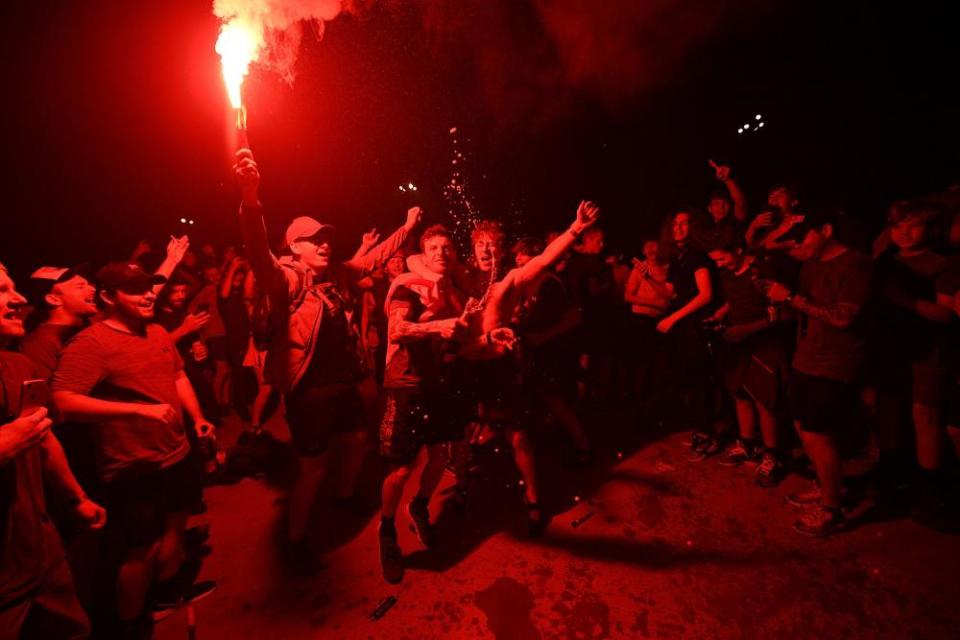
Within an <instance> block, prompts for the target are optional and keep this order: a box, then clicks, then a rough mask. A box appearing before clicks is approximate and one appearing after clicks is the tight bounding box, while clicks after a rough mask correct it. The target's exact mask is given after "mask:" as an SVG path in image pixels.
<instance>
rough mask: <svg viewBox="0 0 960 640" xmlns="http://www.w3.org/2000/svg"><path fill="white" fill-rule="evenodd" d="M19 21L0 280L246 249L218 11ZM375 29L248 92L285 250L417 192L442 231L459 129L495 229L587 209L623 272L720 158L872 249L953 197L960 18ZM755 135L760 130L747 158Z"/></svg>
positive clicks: (8, 48) (598, 19)
mask: <svg viewBox="0 0 960 640" xmlns="http://www.w3.org/2000/svg"><path fill="white" fill-rule="evenodd" d="M18 4H21V6H18V7H8V8H6V9H3V11H4V12H5V13H7V14H8V15H7V16H6V17H5V19H4V24H5V25H7V30H6V31H7V34H6V35H5V37H4V39H3V41H4V42H3V51H2V58H3V65H4V68H3V75H2V82H3V86H4V97H3V101H2V102H3V113H2V114H0V115H2V121H3V123H4V124H3V128H4V135H3V141H4V154H3V155H4V163H3V172H2V175H3V185H2V186H3V194H4V197H3V201H2V208H3V213H2V216H3V226H2V231H0V260H3V261H4V262H7V263H8V264H9V265H10V266H11V267H12V270H13V272H14V275H15V276H16V277H19V278H21V279H22V278H23V277H25V275H26V273H27V269H31V268H34V267H36V266H39V265H40V264H51V263H52V264H69V263H73V262H76V261H80V260H85V259H91V258H93V259H94V260H95V261H101V262H102V261H105V260H107V259H111V258H118V257H122V256H125V255H127V254H129V252H130V250H131V249H132V248H133V246H134V244H135V243H136V241H137V240H138V239H140V238H141V237H143V238H147V239H151V240H153V241H155V242H157V244H158V245H162V243H163V241H164V239H165V238H167V237H168V236H169V234H170V233H180V232H181V231H183V230H184V227H183V226H182V225H181V224H180V223H179V219H180V218H181V217H182V216H183V217H188V218H193V219H195V220H196V221H197V224H196V225H194V226H193V227H189V229H188V230H189V232H190V234H191V237H192V238H195V239H196V241H197V242H199V241H200V240H203V239H214V240H217V241H221V242H224V243H225V242H233V241H235V240H236V238H237V225H236V222H235V219H234V216H235V209H236V204H237V199H238V198H237V193H236V190H235V187H234V185H233V182H232V176H231V172H230V157H231V153H232V149H231V146H230V145H231V142H230V135H229V134H230V123H231V120H230V113H229V109H228V106H227V104H226V98H225V95H224V90H223V86H222V81H221V78H220V71H219V60H218V58H217V57H216V54H215V53H214V50H213V44H214V41H215V40H216V36H217V28H218V27H217V21H216V19H215V18H214V17H213V15H212V13H211V10H210V5H209V4H208V3H207V2H191V1H186V0H168V1H165V2H162V3H141V2H104V1H96V0H93V1H88V2H82V3H81V2H51V3H43V6H25V5H23V4H22V3H18ZM33 4H35V5H41V3H33ZM363 4H365V5H366V6H365V8H364V10H362V11H358V12H356V13H354V14H350V15H346V14H345V15H341V16H340V17H339V18H337V19H336V20H334V21H333V22H331V23H329V24H328V25H327V27H326V30H325V35H324V37H323V39H322V41H318V40H317V38H316V37H314V36H313V35H308V37H307V38H306V39H305V41H304V45H303V48H302V51H301V54H300V60H299V63H298V66H297V78H296V81H295V82H294V83H293V84H292V85H288V84H286V83H284V82H282V81H281V80H279V79H278V77H276V75H275V74H271V73H269V72H266V71H263V70H258V69H254V70H253V71H252V73H251V75H250V77H249V78H248V81H247V83H246V85H245V87H244V91H245V97H246V101H247V103H248V105H249V126H250V138H251V142H252V146H253V148H254V151H255V153H256V154H257V157H258V161H259V162H260V164H261V169H262V173H263V180H264V184H263V193H262V197H263V200H264V203H265V205H266V207H267V214H268V218H269V221H268V224H269V226H270V227H271V232H272V233H273V234H275V236H274V237H276V238H279V237H280V233H281V232H282V229H283V227H284V225H285V224H286V222H287V221H288V220H289V219H290V218H292V217H293V216H295V215H301V214H309V215H314V216H315V217H318V218H320V219H321V220H324V221H329V222H333V223H335V224H337V225H338V226H339V227H340V230H341V231H340V233H341V234H342V239H341V249H340V251H341V252H342V253H352V251H353V249H354V246H355V244H356V242H357V240H358V238H359V233H360V232H361V231H362V230H365V229H367V228H369V227H371V226H378V227H380V228H381V229H383V230H387V229H390V228H392V227H393V226H395V225H398V224H399V223H400V222H401V221H402V219H403V211H404V210H405V208H406V207H407V206H408V205H409V204H411V203H412V201H411V200H409V199H408V196H407V195H405V194H402V193H400V191H399V190H398V188H397V186H398V185H399V184H401V183H406V182H407V181H410V180H412V181H414V182H415V183H417V184H418V185H419V187H420V189H419V191H418V197H419V203H421V204H423V206H424V207H426V208H427V210H428V213H429V215H430V219H431V220H433V221H444V220H445V219H446V216H447V213H446V212H447V209H448V207H447V204H446V203H445V202H444V200H443V198H442V190H443V186H444V185H445V184H446V183H447V182H448V180H449V179H450V173H451V169H452V167H451V164H450V163H451V159H452V157H453V155H452V139H453V137H454V136H451V134H450V133H449V130H450V128H451V127H454V126H455V127H458V134H457V136H456V137H457V139H458V140H459V141H460V146H461V148H462V149H463V150H465V151H466V152H467V156H468V157H467V159H466V161H465V162H464V163H463V164H462V165H460V166H461V167H462V170H463V175H464V177H466V178H467V179H468V180H469V181H470V186H471V193H472V194H473V195H474V197H475V201H476V203H477V205H478V207H479V209H480V210H481V212H483V213H484V214H486V215H490V216H493V217H503V218H505V219H506V220H507V222H508V224H509V225H510V226H511V227H512V228H514V229H515V230H519V228H521V227H525V228H527V229H529V230H531V231H536V232H539V231H543V230H546V229H548V228H559V227H563V226H565V225H566V224H567V221H568V220H569V219H570V218H571V216H572V212H573V210H574V208H575V206H576V203H577V201H578V200H579V199H580V198H582V197H589V198H591V199H595V200H596V201H598V202H599V203H600V204H601V205H602V207H603V215H604V226H605V227H606V228H607V229H608V230H609V231H610V232H611V234H610V241H611V242H612V244H613V245H614V246H615V247H617V248H618V249H620V250H623V251H626V252H633V251H635V250H636V249H637V248H638V247H639V240H640V237H641V235H642V234H645V233H649V232H651V231H652V230H654V229H655V228H656V227H657V226H658V225H659V222H660V220H661V219H662V218H663V216H664V215H665V214H667V213H668V212H669V211H670V210H671V208H672V207H676V206H678V205H680V204H682V203H694V204H703V203H704V201H705V199H706V197H707V196H708V194H709V193H710V191H711V190H712V189H713V188H714V187H715V186H716V183H715V181H714V180H713V177H712V175H713V174H712V171H711V170H710V168H709V167H708V165H707V159H708V158H713V159H715V160H717V161H718V162H727V163H730V164H732V166H733V167H734V173H735V175H736V176H738V177H740V178H741V180H742V182H743V184H744V186H745V187H746V188H747V191H748V194H749V195H750V196H751V200H752V202H753V204H754V205H755V206H754V209H753V210H754V212H756V211H757V208H758V207H760V206H762V202H761V201H762V200H763V198H764V194H765V188H766V187H767V186H768V185H769V184H770V183H771V182H773V181H775V180H782V179H788V180H793V181H796V182H799V183H800V184H801V185H802V186H803V187H804V188H805V190H806V193H807V194H808V197H809V198H810V199H811V200H812V199H814V198H815V199H817V200H830V201H834V202H837V203H840V204H842V205H844V206H845V207H847V208H848V210H849V211H850V212H851V213H852V214H854V215H856V216H858V217H861V218H863V219H864V220H866V221H868V223H873V224H879V221H880V220H881V219H882V216H883V214H884V208H885V206H886V205H887V204H888V203H889V202H890V201H891V200H892V199H894V198H898V197H904V196H911V195H919V194H922V193H926V192H930V191H934V190H939V189H942V188H944V187H945V186H946V185H947V184H948V182H949V181H951V180H954V179H956V178H957V177H960V158H958V148H960V145H958V143H960V117H958V116H960V102H958V99H957V83H958V81H957V78H958V76H957V67H958V63H960V39H958V38H957V37H956V29H955V25H956V23H955V21H954V20H953V16H952V13H951V12H950V10H949V9H948V5H949V4H950V3H944V2H937V3H929V4H927V3H917V2H909V3H908V2H903V3H890V4H884V3H876V2H831V3H820V2H781V3H777V4H771V3H766V2H758V1H742V2H727V3H717V2H707V1H705V0H704V1H700V0H686V1H678V2H669V1H667V0H659V1H657V2H650V3H637V2H619V1H611V2H609V3H599V2H585V1H580V0H558V1H557V2H554V3H551V2H548V1H547V0H486V1H485V2H484V1H481V0H459V1H456V2H454V1H453V0H423V1H422V2H403V1H400V0H392V1H389V0H384V2H379V3H378V2H372V1H369V2H365V3H363ZM638 5H643V8H638ZM715 5H722V6H715ZM558 7H559V8H558ZM598 7H600V8H598ZM651 7H652V8H651ZM598 12H599V13H598ZM756 113H761V114H763V116H764V121H765V123H766V126H765V128H764V130H763V131H761V132H759V133H755V134H754V133H751V134H749V135H742V136H741V135H738V134H737V132H736V130H737V128H738V127H739V126H741V125H742V124H743V123H744V122H747V121H751V122H752V119H753V116H754V114H756Z"/></svg>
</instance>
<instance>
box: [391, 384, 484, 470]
mask: <svg viewBox="0 0 960 640" xmlns="http://www.w3.org/2000/svg"><path fill="white" fill-rule="evenodd" d="M385 391H386V406H385V407H384V411H383V419H382V420H381V421H380V455H381V457H383V459H384V460H386V461H387V462H389V463H391V464H396V465H405V464H410V463H411V462H413V460H414V459H415V458H416V457H417V453H418V452H419V451H420V447H422V446H424V445H431V444H442V443H445V442H456V441H458V440H462V439H463V433H464V427H465V426H466V423H467V421H468V420H469V419H470V417H471V413H472V412H471V411H470V409H469V404H468V403H465V402H463V401H462V399H460V398H458V397H457V396H456V394H455V393H454V392H453V390H452V389H451V390H444V391H434V392H424V391H421V390H419V389H385Z"/></svg>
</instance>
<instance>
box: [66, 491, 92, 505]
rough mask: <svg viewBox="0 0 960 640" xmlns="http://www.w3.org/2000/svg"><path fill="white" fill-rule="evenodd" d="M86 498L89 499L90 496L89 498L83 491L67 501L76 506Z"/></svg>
mask: <svg viewBox="0 0 960 640" xmlns="http://www.w3.org/2000/svg"><path fill="white" fill-rule="evenodd" d="M86 500H89V498H87V495H86V494H84V493H81V494H80V495H78V496H73V497H72V498H70V500H68V501H67V504H69V505H70V506H71V507H76V506H78V505H79V504H80V503H82V502H85V501H86Z"/></svg>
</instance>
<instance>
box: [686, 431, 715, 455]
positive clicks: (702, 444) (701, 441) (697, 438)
mask: <svg viewBox="0 0 960 640" xmlns="http://www.w3.org/2000/svg"><path fill="white" fill-rule="evenodd" d="M709 440H710V436H708V435H707V434H705V433H700V432H699V431H694V432H693V435H691V436H690V451H692V452H694V453H702V452H703V450H704V449H705V448H706V447H707V443H708V442H709Z"/></svg>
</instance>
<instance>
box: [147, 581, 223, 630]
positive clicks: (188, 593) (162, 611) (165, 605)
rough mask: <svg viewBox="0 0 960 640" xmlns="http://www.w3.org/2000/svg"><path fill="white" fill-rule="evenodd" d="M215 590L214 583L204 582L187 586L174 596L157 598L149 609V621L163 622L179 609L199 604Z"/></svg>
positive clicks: (215, 584) (215, 585)
mask: <svg viewBox="0 0 960 640" xmlns="http://www.w3.org/2000/svg"><path fill="white" fill-rule="evenodd" d="M216 589H217V583H216V582H214V581H213V580H204V581H202V582H194V583H191V584H188V585H187V586H186V587H185V588H183V589H182V590H181V591H180V593H178V594H176V595H165V596H159V597H157V598H156V599H155V600H154V601H153V604H152V605H151V607H150V619H151V620H153V621H154V622H159V621H161V620H164V619H166V618H168V617H170V614H172V613H173V612H174V611H176V610H177V609H179V608H180V607H183V606H186V605H188V604H194V603H196V602H200V601H201V600H203V599H205V598H206V597H207V596H209V595H210V594H211V593H213V592H214V591H216Z"/></svg>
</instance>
